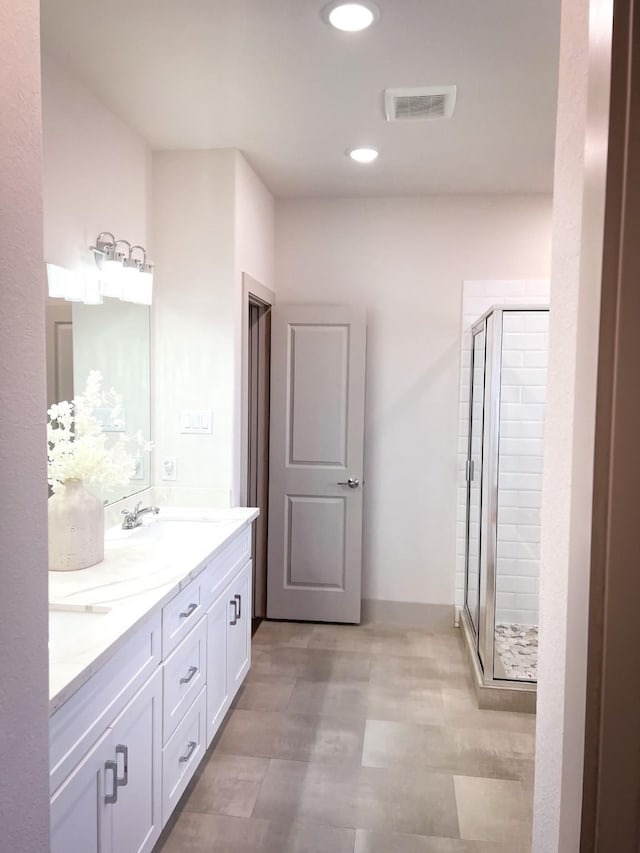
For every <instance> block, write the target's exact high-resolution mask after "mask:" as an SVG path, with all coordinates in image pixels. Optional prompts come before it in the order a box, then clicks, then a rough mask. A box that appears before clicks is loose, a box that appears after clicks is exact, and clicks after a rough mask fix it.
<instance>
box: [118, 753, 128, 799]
mask: <svg viewBox="0 0 640 853" xmlns="http://www.w3.org/2000/svg"><path fill="white" fill-rule="evenodd" d="M119 755H122V757H123V758H124V774H123V776H122V779H118V775H117V771H116V787H117V788H121V787H122V788H124V787H125V785H128V784H129V747H128V746H123V744H121V743H119V744H118V745H117V746H116V768H117V766H118V756H119Z"/></svg>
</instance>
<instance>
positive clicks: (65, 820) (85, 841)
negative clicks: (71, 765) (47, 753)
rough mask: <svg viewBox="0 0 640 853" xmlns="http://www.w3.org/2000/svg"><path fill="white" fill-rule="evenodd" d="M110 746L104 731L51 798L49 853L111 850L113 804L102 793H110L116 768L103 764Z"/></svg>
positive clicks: (107, 757)
mask: <svg viewBox="0 0 640 853" xmlns="http://www.w3.org/2000/svg"><path fill="white" fill-rule="evenodd" d="M109 746H110V732H108V731H107V732H106V733H105V734H104V735H103V736H102V738H101V739H100V740H99V741H98V742H97V743H96V744H95V746H94V747H93V748H92V749H91V750H90V752H88V753H87V755H86V756H85V757H84V758H83V759H82V761H81V762H80V764H78V766H77V767H76V768H75V770H73V772H72V773H71V774H70V775H69V776H68V777H67V779H66V780H65V781H64V782H63V783H62V785H61V786H60V787H59V788H58V790H57V791H56V792H55V794H54V795H53V797H52V798H51V853H70V851H72V850H78V851H80V850H81V851H82V853H110V851H111V834H110V833H111V813H110V810H111V809H112V808H113V805H108V804H107V803H105V795H106V794H112V793H113V790H114V785H115V767H114V766H113V765H112V766H111V767H110V768H107V767H105V763H106V762H108V761H109V759H110V758H111V755H110V750H109ZM105 789H106V791H105Z"/></svg>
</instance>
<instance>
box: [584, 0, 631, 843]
mask: <svg viewBox="0 0 640 853" xmlns="http://www.w3.org/2000/svg"><path fill="white" fill-rule="evenodd" d="M634 12H635V15H634ZM639 12H640V3H637V2H635V0H615V2H614V18H613V42H612V69H611V105H610V128H609V152H608V163H607V190H606V202H605V205H606V206H605V227H604V255H603V277H602V302H601V318H600V337H599V358H598V391H597V408H596V434H595V467H594V495H593V528H592V551H591V586H590V609H589V652H588V662H587V706H586V732H585V759H584V784H583V802H582V833H581V845H580V850H581V853H614V851H615V853H631V851H634V853H637V851H638V849H639V843H640V661H639V658H640V612H639V609H640V559H639V548H638V537H639V536H640V14H639Z"/></svg>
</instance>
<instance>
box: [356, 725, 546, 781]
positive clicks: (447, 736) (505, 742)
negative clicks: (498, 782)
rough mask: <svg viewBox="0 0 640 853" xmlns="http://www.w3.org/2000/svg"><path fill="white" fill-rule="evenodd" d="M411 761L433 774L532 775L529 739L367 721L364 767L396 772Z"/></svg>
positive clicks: (509, 734)
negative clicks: (395, 770)
mask: <svg viewBox="0 0 640 853" xmlns="http://www.w3.org/2000/svg"><path fill="white" fill-rule="evenodd" d="M412 761H417V762H419V764H420V766H422V767H426V768H429V769H430V770H433V771H436V772H443V773H454V774H458V775H465V776H486V777H488V778H495V779H517V780H524V779H527V780H528V779H529V778H530V776H531V774H532V770H533V736H532V735H528V734H524V733H521V732H508V731H504V732H500V731H495V730H483V729H455V728H451V727H445V726H429V725H418V724H415V723H397V722H389V721H384V720H367V724H366V732H365V740H364V749H363V754H362V763H363V765H364V766H365V767H397V768H401V767H405V766H407V764H408V763H410V762H412Z"/></svg>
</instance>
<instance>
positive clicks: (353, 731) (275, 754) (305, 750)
mask: <svg viewBox="0 0 640 853" xmlns="http://www.w3.org/2000/svg"><path fill="white" fill-rule="evenodd" d="M364 726H365V721H364V720H358V719H351V718H348V717H330V716H320V715H317V714H289V713H283V712H277V711H276V712H273V711H243V710H235V711H234V712H233V713H232V714H231V717H230V718H229V720H228V722H227V724H226V726H225V730H224V732H223V733H222V736H221V738H220V741H219V743H218V746H217V751H218V752H223V753H229V754H233V755H256V756H263V757H266V758H283V759H291V760H293V761H317V762H334V763H338V764H344V763H351V764H354V763H355V764H358V765H359V764H360V762H361V759H362V743H363V738H364Z"/></svg>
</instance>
